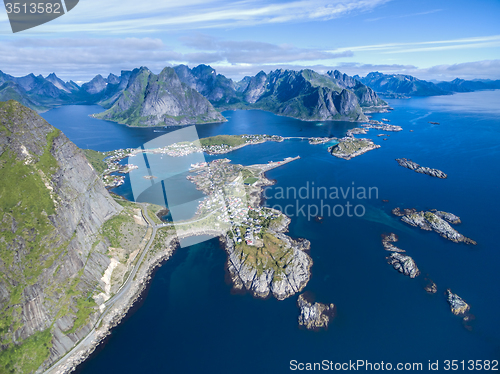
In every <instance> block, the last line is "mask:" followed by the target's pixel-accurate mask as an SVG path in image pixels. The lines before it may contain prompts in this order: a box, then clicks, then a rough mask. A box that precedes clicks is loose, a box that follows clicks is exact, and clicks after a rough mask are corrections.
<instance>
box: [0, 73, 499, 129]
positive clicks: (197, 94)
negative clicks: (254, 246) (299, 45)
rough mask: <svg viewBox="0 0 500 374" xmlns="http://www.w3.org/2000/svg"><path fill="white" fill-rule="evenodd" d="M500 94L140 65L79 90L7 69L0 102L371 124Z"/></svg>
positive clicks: (153, 114) (387, 79) (216, 118)
mask: <svg viewBox="0 0 500 374" xmlns="http://www.w3.org/2000/svg"><path fill="white" fill-rule="evenodd" d="M498 88H500V80H498V81H491V80H472V81H470V80H469V81H466V80H463V79H458V78H457V79H455V80H453V81H451V82H437V83H434V82H428V81H425V80H420V79H418V78H415V77H413V76H411V75H400V74H383V73H379V72H372V73H369V74H368V75H367V76H366V77H359V76H357V75H356V76H354V77H351V76H348V75H347V74H343V73H341V72H339V71H338V70H334V71H328V72H327V73H326V74H319V73H317V72H315V71H313V70H310V69H304V70H300V71H295V70H284V69H278V70H274V71H271V72H269V73H265V72H264V71H261V72H259V73H258V74H256V75H255V76H251V77H250V76H247V77H245V78H243V79H242V80H241V81H238V82H236V81H233V80H232V79H230V78H227V77H225V76H224V75H222V74H217V72H216V71H215V69H213V68H212V67H210V66H208V65H199V66H196V67H194V68H192V69H191V68H189V67H188V66H186V65H179V66H176V67H173V68H170V67H167V68H165V69H163V70H162V71H161V72H160V74H154V73H152V72H151V71H150V70H149V69H148V68H146V67H141V68H138V69H134V70H133V71H128V70H124V71H122V72H121V74H120V76H117V75H114V74H109V75H108V76H107V77H106V78H104V77H103V76H101V75H97V76H95V77H94V78H93V79H92V80H91V81H89V82H87V83H84V84H82V85H81V86H79V85H78V84H76V83H75V82H73V81H69V82H64V81H62V80H61V79H59V78H58V77H57V76H56V75H55V74H54V73H52V74H50V75H49V76H47V77H45V78H44V77H43V76H41V75H38V76H35V75H34V74H29V75H27V76H25V77H20V78H16V77H13V76H11V75H8V74H4V73H2V72H1V71H0V101H7V100H10V99H13V100H16V101H18V102H20V103H22V104H23V105H26V106H27V107H30V108H32V109H34V110H36V111H38V112H42V111H46V110H48V109H51V108H54V107H57V106H60V105H67V104H98V105H100V106H102V107H103V108H105V109H107V110H106V111H104V112H102V113H99V114H96V115H95V117H97V118H102V119H106V120H110V121H115V122H119V123H123V124H127V125H130V126H169V125H186V124H201V123H209V122H222V121H225V118H224V117H223V116H222V115H221V114H220V111H223V110H229V109H261V110H267V111H270V112H272V113H275V114H278V115H283V116H289V117H294V118H298V119H302V120H321V121H323V120H347V121H366V120H367V117H366V114H367V113H371V112H376V111H381V110H384V109H385V108H387V103H386V102H385V101H383V100H382V99H381V98H380V97H379V95H383V96H385V97H396V98H405V97H410V96H433V95H448V94H452V93H454V92H471V91H476V90H485V89H498Z"/></svg>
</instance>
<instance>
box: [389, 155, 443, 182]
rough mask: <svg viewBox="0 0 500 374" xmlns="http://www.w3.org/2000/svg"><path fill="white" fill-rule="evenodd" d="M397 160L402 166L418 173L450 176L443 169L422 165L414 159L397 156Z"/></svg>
mask: <svg viewBox="0 0 500 374" xmlns="http://www.w3.org/2000/svg"><path fill="white" fill-rule="evenodd" d="M396 161H397V162H398V164H399V165H400V166H402V167H405V168H407V169H410V170H413V171H414V172H416V173H420V174H427V175H430V176H431V177H436V178H441V179H446V178H448V175H447V174H445V173H443V172H442V171H441V170H438V169H431V168H428V167H424V166H420V165H419V164H417V163H416V162H413V161H412V160H408V159H406V158H397V159H396Z"/></svg>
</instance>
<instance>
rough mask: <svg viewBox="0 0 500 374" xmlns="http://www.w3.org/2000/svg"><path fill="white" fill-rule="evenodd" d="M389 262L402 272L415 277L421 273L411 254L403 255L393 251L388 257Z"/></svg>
mask: <svg viewBox="0 0 500 374" xmlns="http://www.w3.org/2000/svg"><path fill="white" fill-rule="evenodd" d="M387 262H388V263H389V264H390V265H392V266H393V267H394V269H396V270H397V271H399V272H400V273H403V274H404V275H407V276H409V277H410V278H415V277H417V276H418V275H419V274H420V271H419V270H418V267H417V264H415V261H414V260H413V258H411V257H410V256H405V255H402V254H401V253H392V254H391V255H390V256H389V257H387Z"/></svg>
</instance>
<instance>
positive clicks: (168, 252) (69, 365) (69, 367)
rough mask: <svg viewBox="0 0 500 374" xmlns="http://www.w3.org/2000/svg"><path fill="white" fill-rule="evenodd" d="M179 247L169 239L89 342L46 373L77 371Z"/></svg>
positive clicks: (140, 271) (140, 272)
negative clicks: (157, 270) (157, 269)
mask: <svg viewBox="0 0 500 374" xmlns="http://www.w3.org/2000/svg"><path fill="white" fill-rule="evenodd" d="M178 245H179V241H178V239H177V237H175V236H173V237H169V238H168V240H167V242H166V243H165V251H162V252H159V253H157V254H155V255H154V256H152V257H151V258H149V257H148V261H147V263H144V264H143V265H141V268H140V269H139V271H138V272H137V275H136V281H135V282H133V283H132V284H131V287H130V290H129V291H128V292H127V293H126V295H127V297H126V298H125V299H124V300H121V301H119V302H117V303H116V304H115V305H113V307H112V308H111V310H110V311H109V312H108V313H107V314H106V316H105V317H104V319H103V320H102V322H101V323H100V324H99V326H98V327H97V328H96V329H95V330H94V331H93V332H91V333H90V335H91V336H90V340H89V342H88V343H86V344H85V345H84V346H83V347H81V348H80V349H79V350H78V351H77V352H75V353H73V354H72V355H71V356H70V357H69V358H67V359H65V360H64V362H62V363H60V364H56V365H55V366H53V367H51V368H49V369H46V372H50V373H51V374H67V373H71V372H73V371H74V370H76V367H77V366H78V365H79V364H81V363H82V362H83V361H85V360H86V359H87V358H88V357H89V356H90V355H91V354H92V353H93V352H94V351H95V349H96V348H97V347H98V346H99V345H100V344H101V343H102V342H103V341H104V340H105V339H106V337H107V336H108V335H109V334H110V333H111V330H112V329H113V328H114V327H116V326H117V325H118V324H119V323H120V322H121V320H122V319H123V318H124V317H125V316H126V315H127V312H128V311H129V310H130V308H132V307H133V306H134V304H135V303H136V302H137V301H138V300H139V299H140V298H141V296H142V294H143V292H144V290H145V289H146V287H147V285H148V282H149V281H150V280H151V277H152V274H153V272H154V271H155V270H156V268H158V267H160V266H161V265H162V264H163V263H164V262H165V261H167V260H168V259H169V258H170V257H171V256H172V254H173V253H174V252H175V250H176V248H177V247H178ZM88 338H89V336H87V337H86V338H84V340H87V339H88ZM77 344H78V343H77ZM41 372H42V371H40V370H39V371H37V373H41Z"/></svg>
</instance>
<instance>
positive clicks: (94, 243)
mask: <svg viewBox="0 0 500 374" xmlns="http://www.w3.org/2000/svg"><path fill="white" fill-rule="evenodd" d="M0 134H1V135H0V373H2V374H3V373H30V372H34V371H35V370H36V369H37V368H38V367H39V366H40V365H41V364H42V363H44V364H45V365H46V364H49V363H50V362H53V361H54V360H56V359H57V358H58V357H60V356H61V355H62V354H64V353H65V352H66V351H67V350H68V349H69V348H71V347H72V346H73V345H74V343H75V342H77V341H78V340H79V339H81V337H83V336H85V335H86V334H87V333H88V331H89V329H90V326H91V323H92V321H94V320H95V318H96V311H97V304H96V302H95V301H94V298H92V297H91V296H92V295H93V293H94V292H98V291H99V290H100V289H101V288H103V284H102V281H101V277H102V275H103V273H104V271H105V270H106V269H107V267H108V265H109V263H110V258H109V256H108V254H107V252H108V244H107V243H108V241H109V239H106V237H105V236H104V235H103V234H102V232H101V227H102V226H103V224H104V223H105V222H106V221H107V220H109V219H110V218H112V217H113V216H116V215H117V214H119V212H120V211H122V210H123V208H122V207H121V206H120V205H119V204H117V203H116V202H115V201H114V200H113V199H112V198H111V196H110V195H109V193H108V192H107V191H106V189H105V188H104V185H103V184H102V182H101V180H100V179H99V177H98V175H97V174H96V172H95V171H94V170H93V169H92V168H91V167H90V165H89V162H88V161H87V159H86V158H85V156H84V154H83V152H81V151H80V150H79V149H78V148H77V147H76V146H75V145H74V144H73V143H71V142H70V141H69V140H68V139H67V138H66V136H65V135H64V134H62V133H61V132H60V131H59V130H57V129H55V128H53V127H52V126H51V125H49V124H48V123H47V122H46V121H45V120H43V119H42V118H41V117H39V116H38V115H37V114H36V113H35V112H33V111H32V110H30V109H28V108H26V107H24V106H22V105H21V104H19V103H18V102H15V101H8V102H4V103H0Z"/></svg>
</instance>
